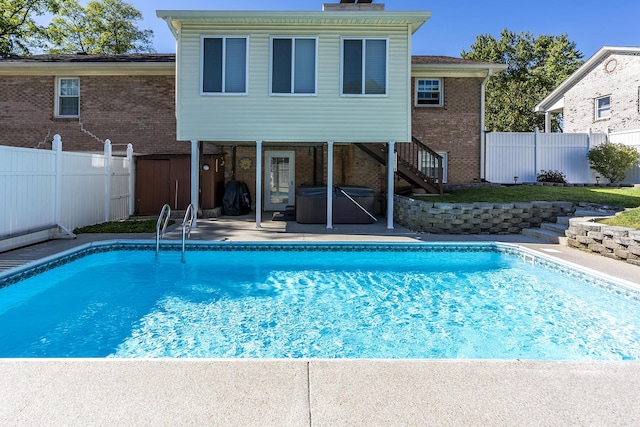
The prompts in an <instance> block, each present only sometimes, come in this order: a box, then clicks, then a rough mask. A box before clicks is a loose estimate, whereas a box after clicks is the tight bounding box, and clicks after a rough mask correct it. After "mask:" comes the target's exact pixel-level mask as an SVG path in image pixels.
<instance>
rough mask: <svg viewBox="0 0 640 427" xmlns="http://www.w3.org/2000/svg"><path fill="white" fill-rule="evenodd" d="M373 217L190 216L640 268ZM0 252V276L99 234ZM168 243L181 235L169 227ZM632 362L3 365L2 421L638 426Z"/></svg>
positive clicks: (287, 234) (201, 230)
mask: <svg viewBox="0 0 640 427" xmlns="http://www.w3.org/2000/svg"><path fill="white" fill-rule="evenodd" d="M383 222H384V221H379V222H378V223H376V224H372V225H341V224H338V225H336V226H335V228H333V229H330V230H327V229H326V227H325V226H324V225H302V224H297V223H295V222H293V223H292V222H283V221H264V222H263V224H262V225H263V226H262V228H261V229H256V227H255V222H254V219H253V217H252V216H247V217H234V218H218V219H211V220H204V221H200V222H199V226H198V228H197V229H194V231H193V233H192V239H195V240H223V239H228V240H232V241H259V240H269V241H278V240H282V241H292V240H293V241H395V242H398V241H400V242H409V241H500V242H507V243H515V244H518V245H521V246H524V247H527V248H529V249H531V250H534V251H538V252H540V253H541V254H544V255H546V256H553V257H557V258H559V259H562V260H564V261H567V262H571V263H573V264H578V265H581V266H583V267H584V268H588V269H591V270H596V271H599V272H601V273H604V274H607V275H610V276H613V277H617V278H620V279H622V280H626V281H629V282H633V283H636V284H638V285H639V286H640V267H636V266H632V265H629V264H626V263H624V262H620V261H615V260H611V259H608V258H604V257H600V256H597V255H593V254H589V253H585V252H580V251H578V250H575V249H571V248H566V247H562V246H559V245H553V244H548V243H543V242H541V241H537V240H536V239H533V238H530V237H526V236H521V235H507V236H470V235H467V236H453V235H424V234H417V233H413V232H411V231H409V230H406V229H403V228H401V227H397V228H396V229H394V230H387V229H386V228H385V224H383ZM121 238H135V239H141V238H142V239H147V238H148V239H152V238H154V236H153V235H106V234H102V235H96V234H94V235H79V236H78V238H77V239H74V240H55V241H50V242H45V243H42V244H38V245H34V246H31V247H28V248H22V249H17V250H14V251H10V252H5V253H0V270H1V269H2V268H3V266H4V268H8V267H10V266H13V265H19V264H22V263H24V262H28V261H30V260H36V259H39V258H42V257H45V256H49V255H52V254H55V253H58V252H60V251H63V250H67V249H70V248H73V247H76V246H79V245H82V244H84V243H88V242H92V241H96V240H113V239H121ZM167 238H168V239H179V238H180V231H179V229H177V228H176V227H174V228H173V229H172V230H170V231H169V232H168V233H167ZM639 397H640V362H635V361H634V362H590V361H585V362H575V361H568V362H564V361H560V362H558V361H521V360H503V361H496V360H367V359H357V360H297V359H296V360H166V359H160V360H157V359H154V360H151V359H150V360H114V359H0V423H1V424H2V425H43V426H44V425H47V426H51V425H65V426H69V425H73V426H75V425H77V426H80V425H82V426H88V425H135V426H138V425H143V426H144V425H149V426H151V425H153V426H163V425H166V426H177V425H225V426H228V425H232V426H236V425H237V426H271V425H274V426H335V425H349V426H358V425H362V426H365V425H366V426H371V425H384V426H386V425H438V426H445V425H452V426H460V425H476V426H477V425H483V426H503V425H607V426H613V425H620V426H622V425H625V426H626V425H636V424H640V405H638V399H639Z"/></svg>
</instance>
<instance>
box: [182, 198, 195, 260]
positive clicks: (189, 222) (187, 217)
mask: <svg viewBox="0 0 640 427" xmlns="http://www.w3.org/2000/svg"><path fill="white" fill-rule="evenodd" d="M195 221H196V213H195V212H194V207H193V204H192V203H190V204H189V206H187V211H186V212H185V213H184V219H183V220H182V262H184V249H185V241H186V239H189V238H191V227H192V226H193V224H194V223H195Z"/></svg>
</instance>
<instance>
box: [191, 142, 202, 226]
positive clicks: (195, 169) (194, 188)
mask: <svg viewBox="0 0 640 427" xmlns="http://www.w3.org/2000/svg"><path fill="white" fill-rule="evenodd" d="M199 189H200V146H199V144H198V141H196V140H192V141H191V204H192V205H193V212H194V213H195V218H196V219H195V221H193V223H192V224H191V228H198V210H199V209H200V206H198V198H199V197H198V195H199V191H198V190H199Z"/></svg>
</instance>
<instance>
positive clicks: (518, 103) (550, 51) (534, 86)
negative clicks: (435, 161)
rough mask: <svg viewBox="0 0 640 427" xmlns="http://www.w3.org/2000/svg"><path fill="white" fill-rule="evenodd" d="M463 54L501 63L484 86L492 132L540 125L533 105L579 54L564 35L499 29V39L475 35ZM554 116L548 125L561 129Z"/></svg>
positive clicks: (573, 65) (565, 73)
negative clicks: (533, 33)
mask: <svg viewBox="0 0 640 427" xmlns="http://www.w3.org/2000/svg"><path fill="white" fill-rule="evenodd" d="M461 56H462V58H465V59H470V60H476V61H486V62H493V63H499V64H506V65H507V66H508V68H507V69H506V70H505V71H503V72H501V73H498V74H496V75H495V76H493V77H491V79H490V80H489V81H488V83H487V88H486V126H487V129H488V130H490V131H496V132H531V131H533V129H534V128H535V127H538V128H544V116H542V115H540V114H538V113H535V112H534V111H533V109H534V107H535V106H536V105H537V104H538V103H539V102H540V101H542V100H543V99H544V97H545V96H547V95H548V94H549V93H550V92H551V91H552V90H553V89H555V88H556V87H557V86H558V85H559V84H560V83H561V82H562V81H564V80H565V79H566V78H567V77H568V76H569V75H570V74H571V73H573V72H574V71H575V70H576V69H577V68H578V67H579V66H580V65H582V63H583V61H582V53H581V52H580V51H579V50H577V48H576V45H575V43H573V42H571V41H569V38H568V37H567V35H565V34H563V35H559V36H550V35H540V36H538V37H537V38H536V37H534V36H533V35H532V34H531V33H529V32H522V33H520V34H516V33H514V32H512V31H509V30H507V29H504V30H503V31H502V33H501V34H500V39H495V38H494V37H493V36H491V35H488V34H483V35H480V36H478V37H477V38H476V42H475V43H474V44H473V45H471V48H470V50H469V51H468V52H467V51H462V53H461ZM560 126H561V125H560V121H559V120H558V117H554V118H553V123H552V130H553V131H557V130H559V129H560Z"/></svg>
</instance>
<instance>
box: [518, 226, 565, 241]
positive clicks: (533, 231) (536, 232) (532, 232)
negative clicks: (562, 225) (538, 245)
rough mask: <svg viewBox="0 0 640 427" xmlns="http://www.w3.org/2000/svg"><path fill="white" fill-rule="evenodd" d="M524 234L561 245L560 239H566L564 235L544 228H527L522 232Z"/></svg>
mask: <svg viewBox="0 0 640 427" xmlns="http://www.w3.org/2000/svg"><path fill="white" fill-rule="evenodd" d="M522 234H523V235H524V236H529V237H535V238H536V239H540V240H542V241H545V242H548V243H560V239H561V238H562V237H564V233H562V234H560V233H556V232H554V231H551V230H545V229H542V228H525V229H524V230H522Z"/></svg>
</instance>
